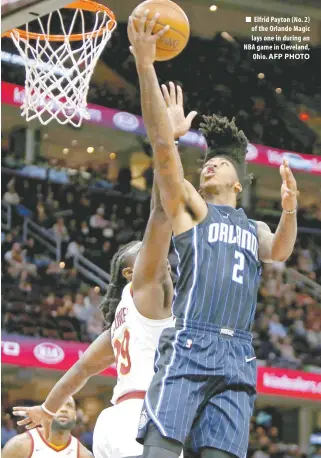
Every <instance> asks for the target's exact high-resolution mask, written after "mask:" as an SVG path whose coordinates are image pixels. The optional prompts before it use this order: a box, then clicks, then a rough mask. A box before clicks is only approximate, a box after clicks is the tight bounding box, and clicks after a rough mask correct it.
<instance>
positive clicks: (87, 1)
mask: <svg viewBox="0 0 321 458" xmlns="http://www.w3.org/2000/svg"><path fill="white" fill-rule="evenodd" d="M64 8H67V9H71V10H77V9H79V10H84V11H91V12H92V13H97V12H99V11H100V12H104V13H106V14H107V15H108V16H109V18H110V20H109V21H108V23H107V24H106V25H105V26H104V27H102V28H101V29H99V30H96V31H95V32H86V33H75V34H72V35H70V36H68V40H69V41H81V40H83V39H84V38H85V39H87V38H88V37H91V38H96V37H97V36H98V37H99V36H100V35H102V34H103V33H104V32H105V31H106V30H109V31H110V32H112V31H113V30H114V28H115V26H116V18H115V15H114V13H113V12H112V10H110V9H109V8H107V6H105V5H101V4H100V3H96V2H94V1H92V0H78V1H76V2H73V3H69V5H66V6H64ZM12 33H16V34H18V35H19V37H20V38H24V39H25V40H28V39H31V40H37V39H39V40H43V41H44V40H47V41H65V39H66V35H44V34H42V33H34V32H26V31H25V30H21V29H11V30H8V31H7V32H5V33H3V34H2V36H3V37H9V38H10V37H11V34H12Z"/></svg>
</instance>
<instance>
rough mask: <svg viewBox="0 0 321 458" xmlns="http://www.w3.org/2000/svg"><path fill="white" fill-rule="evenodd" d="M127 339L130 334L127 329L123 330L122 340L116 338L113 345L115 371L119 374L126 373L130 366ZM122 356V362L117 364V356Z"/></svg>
mask: <svg viewBox="0 0 321 458" xmlns="http://www.w3.org/2000/svg"><path fill="white" fill-rule="evenodd" d="M129 339H130V334H129V331H128V329H126V330H125V332H124V336H123V340H122V341H120V340H116V341H115V342H114V347H115V348H116V358H115V359H116V366H117V372H118V373H119V374H121V375H127V374H128V373H129V371H130V368H131V362H130V356H129ZM120 356H121V357H122V363H121V364H120V367H119V366H118V362H119V357H120Z"/></svg>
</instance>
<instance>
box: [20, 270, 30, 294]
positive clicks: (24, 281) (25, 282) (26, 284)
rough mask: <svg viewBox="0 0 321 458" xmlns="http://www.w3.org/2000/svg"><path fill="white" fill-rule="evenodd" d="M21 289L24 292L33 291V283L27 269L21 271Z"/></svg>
mask: <svg viewBox="0 0 321 458" xmlns="http://www.w3.org/2000/svg"><path fill="white" fill-rule="evenodd" d="M19 289H20V291H21V292H23V293H30V292H31V291H32V285H31V283H30V281H29V278H28V273H27V272H26V271H23V272H21V276H20V283H19Z"/></svg>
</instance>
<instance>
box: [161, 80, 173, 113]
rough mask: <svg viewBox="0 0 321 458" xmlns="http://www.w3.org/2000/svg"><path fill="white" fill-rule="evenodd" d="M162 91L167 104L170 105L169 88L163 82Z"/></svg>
mask: <svg viewBox="0 0 321 458" xmlns="http://www.w3.org/2000/svg"><path fill="white" fill-rule="evenodd" d="M162 91H163V96H164V100H165V102H166V105H167V106H168V107H169V106H170V105H171V98H170V95H169V92H168V89H167V86H166V84H162Z"/></svg>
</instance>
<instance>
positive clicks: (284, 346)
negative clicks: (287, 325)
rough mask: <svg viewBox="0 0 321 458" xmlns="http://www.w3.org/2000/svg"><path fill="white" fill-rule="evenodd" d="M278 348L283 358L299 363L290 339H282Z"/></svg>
mask: <svg viewBox="0 0 321 458" xmlns="http://www.w3.org/2000/svg"><path fill="white" fill-rule="evenodd" d="M277 348H278V349H279V350H280V354H281V357H282V358H284V359H287V360H288V361H293V362H299V361H298V359H297V358H296V356H295V352H294V348H293V345H292V341H291V339H290V337H285V338H283V339H280V340H279V342H278V343H277Z"/></svg>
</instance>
